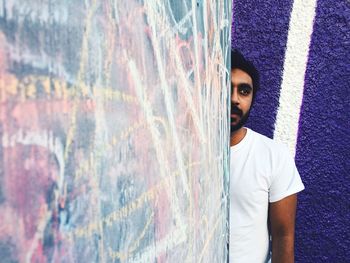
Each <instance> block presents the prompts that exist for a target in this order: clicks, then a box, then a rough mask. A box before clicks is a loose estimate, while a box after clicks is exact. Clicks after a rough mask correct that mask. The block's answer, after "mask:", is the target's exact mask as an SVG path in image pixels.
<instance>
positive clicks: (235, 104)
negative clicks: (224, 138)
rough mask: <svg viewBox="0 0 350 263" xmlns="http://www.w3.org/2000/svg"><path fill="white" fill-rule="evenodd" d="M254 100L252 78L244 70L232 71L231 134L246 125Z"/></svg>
mask: <svg viewBox="0 0 350 263" xmlns="http://www.w3.org/2000/svg"><path fill="white" fill-rule="evenodd" d="M252 100H253V80H252V78H251V77H250V76H249V75H248V74H247V73H246V72H244V71H243V70H240V69H233V70H231V134H232V133H234V132H235V131H237V130H239V129H240V128H241V127H243V125H244V124H245V123H246V121H247V119H248V116H249V112H250V107H251V105H252Z"/></svg>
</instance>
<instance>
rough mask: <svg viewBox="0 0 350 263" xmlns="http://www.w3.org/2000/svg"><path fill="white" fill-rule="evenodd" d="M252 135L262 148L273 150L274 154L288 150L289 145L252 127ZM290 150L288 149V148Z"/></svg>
mask: <svg viewBox="0 0 350 263" xmlns="http://www.w3.org/2000/svg"><path fill="white" fill-rule="evenodd" d="M250 132H251V134H252V137H253V138H254V142H255V144H256V145H257V147H259V149H260V150H266V151H269V152H271V153H272V154H280V153H285V152H286V150H287V146H286V145H285V144H284V143H282V142H280V141H277V140H274V139H271V138H269V137H267V136H266V135H263V134H261V133H258V132H256V131H254V130H252V129H250ZM287 151H288V150H287Z"/></svg>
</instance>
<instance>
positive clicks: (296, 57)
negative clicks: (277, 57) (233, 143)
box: [274, 0, 317, 153]
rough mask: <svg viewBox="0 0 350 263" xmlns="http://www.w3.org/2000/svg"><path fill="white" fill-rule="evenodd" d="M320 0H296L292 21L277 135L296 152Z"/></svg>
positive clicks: (276, 137)
mask: <svg viewBox="0 0 350 263" xmlns="http://www.w3.org/2000/svg"><path fill="white" fill-rule="evenodd" d="M316 5H317V1H316V0H309V1H303V0H295V1H294V4H293V10H292V14H291V20H290V24H289V32H288V40H287V50H286V56H285V61H284V69H283V77H282V85H281V94H280V99H279V109H278V113H277V120H276V127H275V132H274V138H275V139H278V140H280V141H282V142H284V143H287V145H288V146H289V148H290V150H291V152H293V153H295V149H296V142H297V136H298V122H299V116H300V107H301V103H302V98H303V91H304V78H305V71H306V65H307V60H308V53H309V47H310V42H311V35H312V28H313V21H314V17H315V12H316Z"/></svg>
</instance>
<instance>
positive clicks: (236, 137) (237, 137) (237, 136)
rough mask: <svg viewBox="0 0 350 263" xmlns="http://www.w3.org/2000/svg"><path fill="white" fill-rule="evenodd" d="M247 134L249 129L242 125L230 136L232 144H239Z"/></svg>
mask: <svg viewBox="0 0 350 263" xmlns="http://www.w3.org/2000/svg"><path fill="white" fill-rule="evenodd" d="M246 134H247V129H246V128H244V127H242V128H240V129H239V130H238V131H235V132H234V133H233V134H231V137H230V146H235V145H237V144H239V143H240V142H241V141H242V140H243V138H244V137H245V135H246Z"/></svg>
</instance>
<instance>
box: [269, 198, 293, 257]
mask: <svg viewBox="0 0 350 263" xmlns="http://www.w3.org/2000/svg"><path fill="white" fill-rule="evenodd" d="M296 204H297V195H296V194H293V195H290V196H288V197H286V198H283V199H282V200H280V201H277V202H273V203H270V208H269V213H270V215H269V217H270V226H271V236H272V263H294V226H295V213H296Z"/></svg>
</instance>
